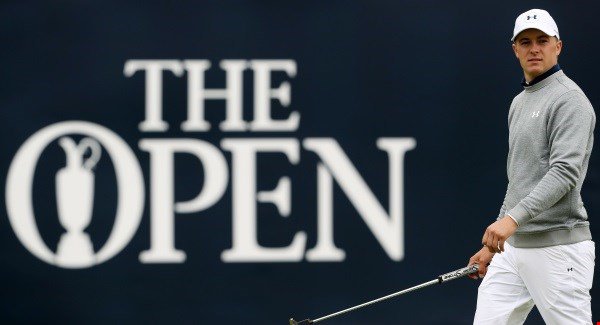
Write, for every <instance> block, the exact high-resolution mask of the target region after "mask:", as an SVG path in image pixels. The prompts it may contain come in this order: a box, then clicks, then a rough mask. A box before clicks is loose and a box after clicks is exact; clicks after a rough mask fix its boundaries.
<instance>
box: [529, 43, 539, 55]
mask: <svg viewBox="0 0 600 325" xmlns="http://www.w3.org/2000/svg"><path fill="white" fill-rule="evenodd" d="M539 51H540V45H539V44H538V43H537V42H533V45H532V46H531V52H532V53H538V52H539Z"/></svg>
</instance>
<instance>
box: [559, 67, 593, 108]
mask: <svg viewBox="0 0 600 325" xmlns="http://www.w3.org/2000/svg"><path fill="white" fill-rule="evenodd" d="M553 88H554V89H553V90H554V91H553V95H554V96H553V97H555V99H556V104H564V103H569V102H572V103H573V104H576V105H577V106H589V108H592V103H590V101H589V99H588V98H587V96H586V95H585V93H584V92H583V90H581V88H580V87H579V86H578V85H577V84H576V83H575V81H573V80H571V78H569V77H567V76H566V75H564V74H563V75H561V76H559V77H557V78H556V82H555V85H554V87H553Z"/></svg>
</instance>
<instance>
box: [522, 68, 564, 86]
mask: <svg viewBox="0 0 600 325" xmlns="http://www.w3.org/2000/svg"><path fill="white" fill-rule="evenodd" d="M557 71H560V65H559V64H558V63H557V64H556V65H555V66H553V67H552V68H550V69H549V70H548V71H546V72H544V73H542V74H541V75H539V76H537V77H535V78H533V80H531V82H530V83H527V82H526V81H525V78H523V81H521V86H523V87H531V86H533V85H535V84H536V83H538V82H540V81H542V80H544V79H546V78H547V77H548V76H549V75H551V74H553V73H555V72H557Z"/></svg>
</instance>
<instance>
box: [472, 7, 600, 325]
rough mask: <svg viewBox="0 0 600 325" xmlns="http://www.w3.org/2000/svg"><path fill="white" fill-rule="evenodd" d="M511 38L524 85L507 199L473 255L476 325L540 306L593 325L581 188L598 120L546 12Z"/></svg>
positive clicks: (514, 125)
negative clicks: (565, 62)
mask: <svg viewBox="0 0 600 325" xmlns="http://www.w3.org/2000/svg"><path fill="white" fill-rule="evenodd" d="M512 41H513V44H512V47H513V50H514V53H515V56H516V57H517V59H518V60H519V63H520V64H521V68H522V69H523V74H524V80H523V87H524V90H523V91H522V92H521V93H520V94H518V95H517V96H516V97H515V98H514V99H513V102H512V104H511V106H510V111H509V114H508V126H509V152H508V159H507V174H508V181H509V182H508V188H507V190H506V196H505V198H504V203H503V204H502V208H501V209H500V214H499V216H498V219H497V221H496V222H494V223H492V224H491V225H490V226H489V227H487V229H486V230H485V233H484V235H483V238H482V244H483V245H484V246H483V248H482V249H481V250H480V251H479V252H477V253H476V254H475V255H473V256H472V257H471V259H470V261H469V265H471V264H475V263H478V264H479V267H480V269H479V277H483V281H482V283H481V285H480V286H479V291H478V297H477V311H476V313H475V320H474V323H475V324H522V323H523V322H524V321H525V318H526V317H527V315H528V314H529V311H531V309H532V308H533V306H534V304H535V305H536V306H537V307H538V310H539V311H540V314H541V315H542V317H543V318H544V321H545V322H546V323H547V324H560V325H565V324H591V322H592V320H591V303H590V300H591V297H590V294H589V290H590V288H591V287H592V278H593V275H594V258H595V252H594V242H593V241H592V240H591V233H590V230H589V222H588V221H587V213H586V210H585V208H584V206H583V202H582V200H581V194H580V192H581V185H582V183H583V180H584V178H585V174H586V172H587V167H588V161H589V158H590V153H591V150H592V144H593V133H594V126H595V121H596V117H595V114H594V110H593V108H592V106H591V104H590V102H589V101H588V99H587V97H586V96H585V94H584V93H583V91H581V89H580V88H579V87H578V86H577V85H576V84H575V83H574V82H573V81H572V80H571V79H569V78H568V77H567V76H566V75H565V74H564V72H563V71H562V70H561V68H560V66H559V65H558V56H559V54H560V52H561V50H562V41H561V40H560V36H559V33H558V27H557V26H556V23H555V22H554V19H552V17H551V16H550V14H549V13H548V12H547V11H545V10H540V9H532V10H529V11H527V12H525V13H523V14H521V15H520V16H519V17H517V19H516V21H515V27H514V32H513V37H512ZM488 264H489V266H488ZM474 278H477V276H475V277H474Z"/></svg>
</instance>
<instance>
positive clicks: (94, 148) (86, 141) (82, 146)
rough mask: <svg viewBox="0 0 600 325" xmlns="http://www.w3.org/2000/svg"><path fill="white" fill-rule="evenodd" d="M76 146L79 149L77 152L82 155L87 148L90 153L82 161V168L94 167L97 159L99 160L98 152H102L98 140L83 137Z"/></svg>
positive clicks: (89, 168)
mask: <svg viewBox="0 0 600 325" xmlns="http://www.w3.org/2000/svg"><path fill="white" fill-rule="evenodd" d="M77 148H78V149H79V154H81V156H82V157H83V155H84V154H85V152H86V150H87V149H88V148H89V149H90V152H91V155H90V157H89V158H88V159H86V160H85V162H84V163H83V168H85V169H87V170H92V168H94V166H96V164H97V163H98V160H100V153H101V152H102V149H101V148H100V144H99V143H98V141H96V140H94V139H92V138H83V139H81V141H79V145H78V146H77Z"/></svg>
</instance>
